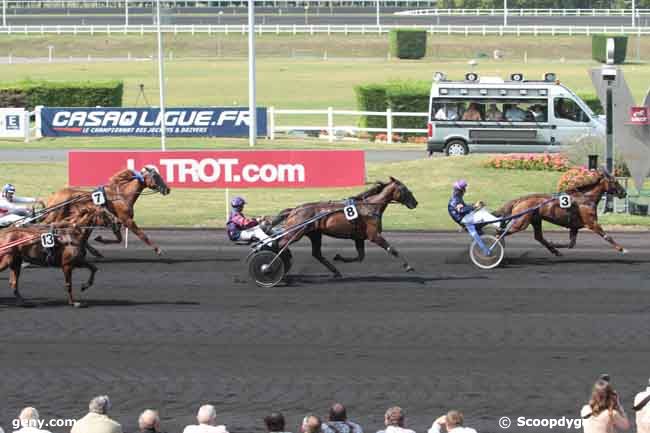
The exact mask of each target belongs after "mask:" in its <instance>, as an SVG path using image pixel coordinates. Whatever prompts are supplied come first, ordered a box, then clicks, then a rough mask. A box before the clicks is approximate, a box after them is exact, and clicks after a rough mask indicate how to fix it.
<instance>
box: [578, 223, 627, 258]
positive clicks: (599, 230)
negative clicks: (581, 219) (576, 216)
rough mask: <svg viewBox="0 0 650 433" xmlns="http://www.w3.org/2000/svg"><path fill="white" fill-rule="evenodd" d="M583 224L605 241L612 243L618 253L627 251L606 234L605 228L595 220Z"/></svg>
mask: <svg viewBox="0 0 650 433" xmlns="http://www.w3.org/2000/svg"><path fill="white" fill-rule="evenodd" d="M585 226H586V227H587V228H588V229H589V230H591V231H592V232H594V233H596V234H597V235H599V236H600V237H602V238H603V239H605V240H606V241H607V242H609V243H610V244H612V245H613V246H614V248H616V251H618V252H619V253H622V254H625V253H627V250H626V249H625V248H623V247H622V246H621V245H619V244H618V242H616V241H615V240H614V239H613V238H612V237H611V236H610V235H608V234H607V233H606V232H605V230H604V229H603V227H602V226H601V225H600V224H598V223H597V222H596V221H594V222H592V223H590V224H585Z"/></svg>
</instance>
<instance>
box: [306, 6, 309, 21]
mask: <svg viewBox="0 0 650 433" xmlns="http://www.w3.org/2000/svg"><path fill="white" fill-rule="evenodd" d="M308 12H309V5H305V25H308V24H309V18H308V15H307V13H308Z"/></svg>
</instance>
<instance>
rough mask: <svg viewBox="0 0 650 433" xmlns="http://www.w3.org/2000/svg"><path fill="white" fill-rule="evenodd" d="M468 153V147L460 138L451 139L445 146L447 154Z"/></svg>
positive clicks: (463, 154) (458, 154)
mask: <svg viewBox="0 0 650 433" xmlns="http://www.w3.org/2000/svg"><path fill="white" fill-rule="evenodd" d="M468 153H469V147H467V144H465V142H464V141H462V140H451V141H450V142H449V143H447V147H445V154H446V155H447V156H465V155H467V154H468Z"/></svg>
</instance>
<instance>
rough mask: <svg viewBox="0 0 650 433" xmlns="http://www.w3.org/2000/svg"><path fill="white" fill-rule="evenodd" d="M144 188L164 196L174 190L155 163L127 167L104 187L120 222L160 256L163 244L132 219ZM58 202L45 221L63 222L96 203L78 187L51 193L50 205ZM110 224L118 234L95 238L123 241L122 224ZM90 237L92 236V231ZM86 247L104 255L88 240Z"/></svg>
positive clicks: (108, 242)
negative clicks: (136, 167) (110, 236)
mask: <svg viewBox="0 0 650 433" xmlns="http://www.w3.org/2000/svg"><path fill="white" fill-rule="evenodd" d="M145 188H149V189H150V190H152V191H154V192H159V193H160V194H162V195H167V194H169V193H170V191H171V190H170V189H169V187H168V186H167V184H166V183H165V181H164V180H163V178H162V176H161V175H160V173H159V172H158V170H157V169H156V168H155V167H153V166H145V167H144V168H143V169H142V170H141V171H140V172H136V171H133V170H128V169H126V170H122V171H120V172H118V173H116V174H114V175H113V176H112V177H111V178H110V179H109V181H108V184H106V185H104V186H103V191H104V196H105V200H106V203H105V207H106V209H107V210H108V211H109V212H110V213H112V214H113V215H114V216H115V217H116V218H117V220H118V221H119V222H120V223H121V224H123V225H124V226H126V227H127V228H128V229H129V230H131V231H132V232H133V233H135V235H136V236H137V237H138V238H140V240H142V241H143V242H144V243H145V244H147V245H149V246H150V247H151V248H153V249H154V251H155V252H156V254H158V255H160V254H162V250H161V249H160V247H158V245H156V244H155V243H154V242H153V241H152V240H151V239H149V237H148V236H147V235H146V234H145V233H144V231H143V230H142V229H141V228H140V227H138V225H137V224H136V223H135V221H134V220H133V208H134V206H135V202H136V201H137V200H138V198H139V197H140V195H141V194H142V192H143V191H144V189H145ZM66 203H67V204H66ZM57 205H59V206H61V207H60V208H59V209H56V210H54V211H52V212H49V213H47V214H46V216H45V218H44V219H43V221H42V223H43V224H50V223H53V222H56V221H61V220H63V219H64V218H67V217H69V216H72V215H74V214H76V213H77V212H79V211H80V210H82V209H86V208H88V207H92V206H95V205H94V204H93V201H92V197H91V192H89V191H87V190H83V189H77V188H64V189H62V190H60V191H58V192H56V193H54V194H53V195H52V196H50V198H49V199H48V202H47V207H48V208H49V207H53V206H57ZM110 227H111V228H112V231H113V233H114V235H115V239H114V240H109V239H104V238H102V237H101V236H97V237H96V238H95V240H96V241H97V242H100V243H103V244H119V243H121V242H122V231H121V230H120V225H119V224H113V223H112V224H111V226H110ZM87 236H90V233H88V234H87ZM86 247H87V248H88V251H90V252H91V254H93V255H95V256H97V257H101V254H100V253H99V252H98V251H97V250H95V249H94V248H92V247H91V246H90V245H88V243H86Z"/></svg>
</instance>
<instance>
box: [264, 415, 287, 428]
mask: <svg viewBox="0 0 650 433" xmlns="http://www.w3.org/2000/svg"><path fill="white" fill-rule="evenodd" d="M264 424H266V430H267V431H270V432H275V431H279V432H283V431H284V415H282V414H281V413H280V412H273V413H272V414H271V415H267V416H265V417H264Z"/></svg>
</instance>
